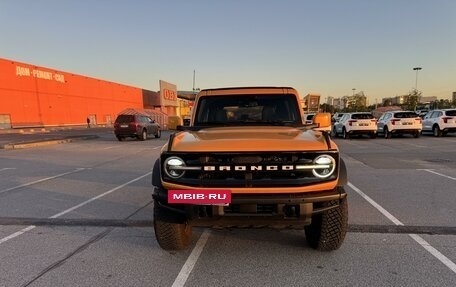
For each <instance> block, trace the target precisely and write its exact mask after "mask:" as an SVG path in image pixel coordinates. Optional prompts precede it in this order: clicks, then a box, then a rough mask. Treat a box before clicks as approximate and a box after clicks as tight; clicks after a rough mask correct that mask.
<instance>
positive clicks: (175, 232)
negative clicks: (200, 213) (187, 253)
mask: <svg viewBox="0 0 456 287" xmlns="http://www.w3.org/2000/svg"><path fill="white" fill-rule="evenodd" d="M154 230H155V238H157V242H158V244H159V245H160V247H161V248H163V249H165V250H183V249H187V248H188V247H189V246H190V243H191V240H192V226H191V225H190V224H187V223H170V222H165V221H162V220H157V219H154Z"/></svg>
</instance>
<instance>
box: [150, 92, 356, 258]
mask: <svg viewBox="0 0 456 287" xmlns="http://www.w3.org/2000/svg"><path fill="white" fill-rule="evenodd" d="M330 125H331V115H330V114H329V113H322V114H316V115H315V116H314V118H313V123H312V124H306V123H305V120H304V118H303V111H302V107H301V106H300V98H299V95H298V93H297V91H296V90H295V89H293V88H289V87H244V88H222V89H207V90H202V91H200V92H199V93H198V94H197V96H196V99H195V105H194V109H193V111H192V116H191V122H190V125H189V126H185V127H179V131H177V132H176V133H174V134H172V135H171V136H170V138H169V141H168V143H167V144H165V145H164V146H163V148H162V150H161V155H160V157H159V159H157V161H156V162H155V164H154V167H153V174H152V185H153V186H154V191H153V195H152V197H153V199H154V229H155V236H156V238H157V241H158V243H159V245H160V246H161V247H162V248H164V249H167V250H176V249H185V248H187V247H188V246H189V244H190V242H191V235H192V227H193V226H201V227H268V226H269V227H278V228H302V229H303V230H304V231H305V236H306V239H307V242H308V243H309V245H310V246H311V247H313V248H315V249H318V250H335V249H338V248H339V247H340V246H341V244H342V242H343V240H344V237H345V233H346V231H347V222H348V203H347V194H346V192H345V190H344V185H345V184H346V183H347V172H346V169H345V164H344V162H343V160H342V159H341V158H340V155H339V150H338V148H337V146H336V144H335V143H334V142H333V141H332V140H331V138H330V136H329V134H328V127H330ZM211 196H212V199H214V201H212V200H211ZM218 199H220V200H219V201H217V200H218Z"/></svg>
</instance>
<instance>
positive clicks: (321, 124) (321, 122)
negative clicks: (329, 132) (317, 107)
mask: <svg viewBox="0 0 456 287" xmlns="http://www.w3.org/2000/svg"><path fill="white" fill-rule="evenodd" d="M313 123H314V124H315V125H317V127H318V128H317V129H318V130H326V129H328V128H330V127H331V114H330V113H318V114H316V115H315V116H314V118H313Z"/></svg>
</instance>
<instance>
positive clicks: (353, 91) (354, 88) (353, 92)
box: [352, 88, 356, 96]
mask: <svg viewBox="0 0 456 287" xmlns="http://www.w3.org/2000/svg"><path fill="white" fill-rule="evenodd" d="M355 90H356V89H355V88H353V89H352V91H353V96H354V95H355Z"/></svg>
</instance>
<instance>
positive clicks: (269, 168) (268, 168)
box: [203, 165, 295, 171]
mask: <svg viewBox="0 0 456 287" xmlns="http://www.w3.org/2000/svg"><path fill="white" fill-rule="evenodd" d="M294 169H295V167H294V166H293V165H281V166H279V165H266V166H262V165H251V166H247V165H234V166H231V165H221V166H215V165H205V166H204V167H203V170H204V171H262V170H266V171H274V170H294Z"/></svg>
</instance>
